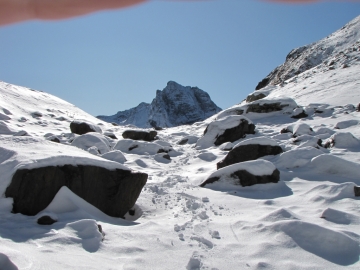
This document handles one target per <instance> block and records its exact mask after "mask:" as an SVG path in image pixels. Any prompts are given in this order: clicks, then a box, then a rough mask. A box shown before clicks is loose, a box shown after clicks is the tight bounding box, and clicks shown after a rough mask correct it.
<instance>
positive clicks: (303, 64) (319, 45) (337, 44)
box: [256, 16, 360, 90]
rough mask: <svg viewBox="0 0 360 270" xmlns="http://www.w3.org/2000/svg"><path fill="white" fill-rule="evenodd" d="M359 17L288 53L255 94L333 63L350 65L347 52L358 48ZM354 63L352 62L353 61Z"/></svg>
mask: <svg viewBox="0 0 360 270" xmlns="http://www.w3.org/2000/svg"><path fill="white" fill-rule="evenodd" d="M359 27H360V16H358V17H356V18H355V19H354V20H352V21H351V22H349V23H348V24H346V25H345V26H344V27H342V28H341V29H339V30H338V31H336V32H334V33H333V34H331V35H329V36H327V37H326V38H324V39H322V40H320V41H317V42H314V43H312V44H309V45H305V46H302V47H299V48H296V49H294V50H292V51H291V52H290V53H289V54H288V55H287V56H286V61H285V63H284V64H282V65H280V66H278V67H277V68H275V69H274V70H273V71H272V72H270V74H269V75H268V76H266V77H265V78H264V79H263V80H262V81H261V82H259V84H258V85H257V87H256V90H259V89H261V88H263V87H265V86H266V85H278V84H281V83H283V82H284V81H286V80H288V79H290V78H293V77H294V76H296V75H298V74H300V73H303V72H304V71H306V70H309V69H311V68H313V67H316V66H318V65H320V64H324V65H325V66H327V67H328V68H331V67H332V66H333V65H334V64H333V63H334V62H339V60H340V58H342V60H341V62H342V63H341V64H342V66H344V65H345V66H346V64H347V62H351V61H353V60H354V59H351V58H352V56H351V52H352V50H353V49H357V48H359V39H360V31H359ZM356 60H357V59H355V61H356Z"/></svg>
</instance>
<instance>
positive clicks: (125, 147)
mask: <svg viewBox="0 0 360 270" xmlns="http://www.w3.org/2000/svg"><path fill="white" fill-rule="evenodd" d="M114 150H120V151H122V152H124V153H130V154H137V155H146V154H149V155H155V154H158V153H165V152H169V151H171V150H172V148H171V147H165V146H161V145H159V144H157V143H154V142H144V141H134V140H130V139H124V140H119V141H118V142H117V143H116V144H115V146H114Z"/></svg>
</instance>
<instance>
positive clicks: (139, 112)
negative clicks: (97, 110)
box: [97, 81, 221, 128]
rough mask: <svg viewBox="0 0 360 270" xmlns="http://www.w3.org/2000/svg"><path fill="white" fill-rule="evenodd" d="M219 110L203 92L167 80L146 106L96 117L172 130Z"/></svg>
mask: <svg viewBox="0 0 360 270" xmlns="http://www.w3.org/2000/svg"><path fill="white" fill-rule="evenodd" d="M220 111H221V108H219V107H218V106H217V105H216V104H215V103H214V102H213V101H212V100H211V98H210V96H209V94H208V93H206V92H205V91H203V90H201V89H199V88H198V87H191V86H182V85H180V84H178V83H176V82H174V81H169V82H168V83H167V86H166V87H165V88H164V89H163V90H157V91H156V97H155V98H154V99H153V101H152V102H151V103H150V104H149V103H145V102H142V103H140V104H139V105H138V106H136V107H134V108H131V109H129V110H125V111H119V112H117V113H116V114H115V115H112V116H104V115H100V116H97V118H99V119H101V120H103V121H106V122H114V123H117V124H119V125H134V126H137V127H140V128H149V127H174V126H180V125H186V124H193V123H195V122H198V121H202V120H204V119H206V118H208V117H210V116H212V115H214V114H216V113H218V112H220Z"/></svg>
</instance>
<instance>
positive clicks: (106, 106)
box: [0, 0, 360, 115]
mask: <svg viewBox="0 0 360 270" xmlns="http://www.w3.org/2000/svg"><path fill="white" fill-rule="evenodd" d="M359 13H360V4H359V2H358V3H355V2H343V1H339V2H319V3H316V4H302V5H294V4H292V5H286V4H272V3H268V2H266V1H256V0H217V1H216V0H213V1H198V2H191V3H189V2H167V1H151V2H149V3H147V4H144V5H140V6H136V7H133V8H129V9H125V10H119V11H111V12H101V13H97V14H94V15H91V16H85V17H80V18H76V19H71V20H65V21H57V22H27V23H21V24H16V25H11V26H6V27H2V28H0V48H1V49H0V53H1V65H0V80H3V81H6V82H9V83H13V84H17V85H22V86H27V87H30V88H33V89H37V90H42V91H45V92H48V93H51V94H53V95H56V96H58V97H60V98H62V99H64V100H66V101H68V102H70V103H73V104H74V105H76V106H77V107H80V108H81V109H83V110H85V111H86V112H88V113H90V114H92V115H100V114H102V115H112V114H115V113H116V112H117V111H119V110H125V109H129V108H131V107H134V106H136V105H138V104H139V103H140V102H151V100H152V99H153V98H154V97H155V92H156V90H157V89H160V90H162V89H163V88H164V87H165V86H166V83H167V82H168V81H169V80H173V81H176V82H178V83H180V84H182V85H186V86H187V85H190V86H198V87H199V88H201V89H203V90H205V91H207V92H208V93H209V94H210V96H211V98H212V99H213V101H214V102H215V103H216V104H217V105H218V106H220V107H221V108H223V109H225V108H227V107H229V106H232V105H234V104H236V103H239V102H240V101H241V100H243V99H244V98H245V97H246V96H247V94H249V93H250V92H252V91H253V90H254V89H255V86H256V84H257V83H258V82H259V81H260V80H261V79H263V77H265V76H266V75H267V74H268V73H269V72H270V71H271V70H272V69H274V68H275V67H276V66H277V65H279V64H281V63H283V61H284V60H285V57H286V55H287V53H288V52H289V51H290V50H291V49H293V48H295V47H299V46H302V45H306V44H308V43H311V42H314V41H317V40H319V39H321V38H323V37H325V36H327V35H329V34H331V33H332V32H334V31H335V30H337V29H339V28H341V27H342V26H343V25H344V24H346V23H347V22H348V21H350V20H352V19H353V18H355V17H356V16H358V15H359Z"/></svg>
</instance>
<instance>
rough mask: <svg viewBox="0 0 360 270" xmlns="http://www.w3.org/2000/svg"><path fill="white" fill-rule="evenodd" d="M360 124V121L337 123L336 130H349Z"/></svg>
mask: <svg viewBox="0 0 360 270" xmlns="http://www.w3.org/2000/svg"><path fill="white" fill-rule="evenodd" d="M358 124H359V121H358V120H345V121H340V122H337V123H336V125H335V127H334V128H336V129H344V128H348V127H351V126H356V125H358Z"/></svg>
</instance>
